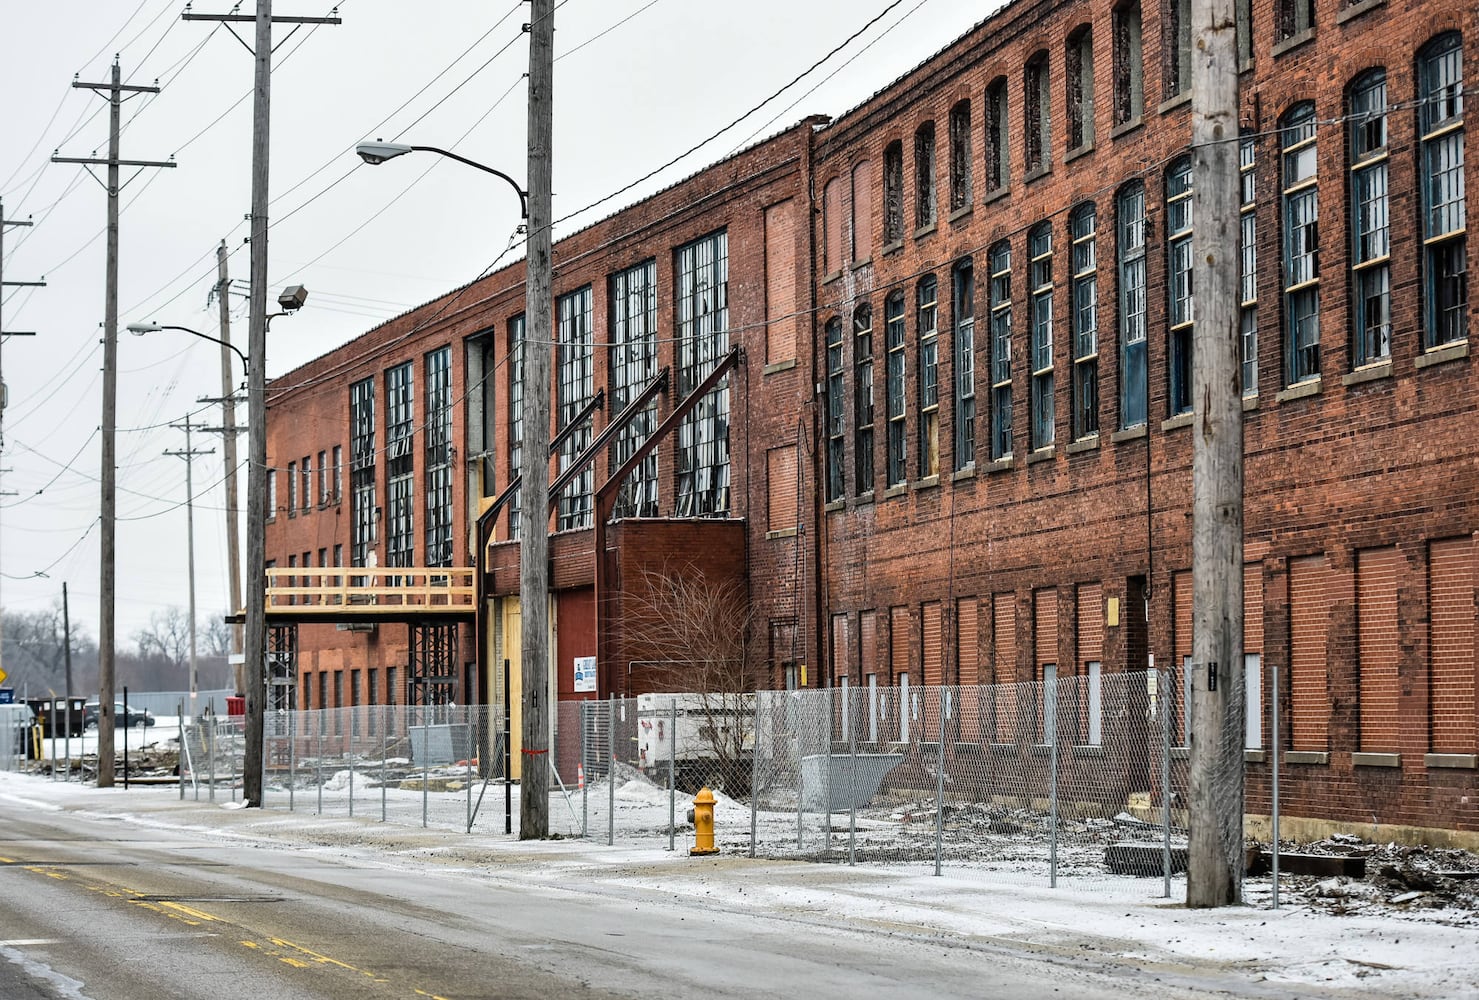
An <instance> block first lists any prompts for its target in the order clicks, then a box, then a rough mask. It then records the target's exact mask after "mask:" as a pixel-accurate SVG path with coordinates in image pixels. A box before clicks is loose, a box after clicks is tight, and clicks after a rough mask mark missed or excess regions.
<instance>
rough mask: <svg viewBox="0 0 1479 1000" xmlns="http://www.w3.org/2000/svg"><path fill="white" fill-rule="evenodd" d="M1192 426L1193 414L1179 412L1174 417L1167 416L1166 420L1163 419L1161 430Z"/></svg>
mask: <svg viewBox="0 0 1479 1000" xmlns="http://www.w3.org/2000/svg"><path fill="white" fill-rule="evenodd" d="M1190 426H1191V414H1190V413H1178V414H1176V416H1174V417H1167V418H1166V419H1165V420H1162V421H1161V430H1162V432H1164V431H1174V430H1180V429H1181V428H1183V427H1190Z"/></svg>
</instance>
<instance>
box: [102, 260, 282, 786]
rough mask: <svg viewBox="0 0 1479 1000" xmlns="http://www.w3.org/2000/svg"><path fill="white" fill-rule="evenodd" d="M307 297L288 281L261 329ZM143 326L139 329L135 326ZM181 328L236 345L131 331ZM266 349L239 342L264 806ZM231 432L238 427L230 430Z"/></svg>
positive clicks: (249, 747)
mask: <svg viewBox="0 0 1479 1000" xmlns="http://www.w3.org/2000/svg"><path fill="white" fill-rule="evenodd" d="M307 299H308V289H306V288H304V287H303V286H302V285H289V286H288V287H287V288H285V289H283V291H282V294H280V295H278V297H277V305H278V308H279V309H280V311H279V312H275V313H269V314H267V315H266V316H265V317H263V325H262V333H263V334H264V335H265V334H266V332H267V330H268V329H270V328H271V326H272V321H273V320H274V319H276V318H277V317H279V316H286V315H288V314H289V313H294V312H297V311H298V310H299V309H301V308H302V307H303V303H304V302H306V301H307ZM135 327H138V329H135ZM156 328H157V329H161V330H180V331H182V332H184V333H189V334H193V335H195V336H197V337H199V338H201V339H202V340H209V341H213V342H214V343H217V344H220V345H221V346H223V347H231V345H230V344H229V343H227V342H226V341H223V340H218V339H216V338H215V337H212V336H210V335H208V334H204V333H201V332H200V331H198V330H192V329H190V328H189V327H183V326H164V325H159V324H154V323H136V324H133V325H131V326H130V327H129V330H130V331H132V332H134V333H137V334H140V335H142V334H144V333H149V332H151V331H153V330H154V329H156ZM261 347H262V349H261V350H257V351H255V352H254V357H252V358H249V357H248V356H247V355H245V354H243V353H242V352H241V351H239V350H237V349H236V348H235V347H231V349H232V350H234V351H236V355H237V357H239V358H241V361H242V364H243V365H245V366H246V372H247V441H248V448H247V451H248V454H249V458H248V461H247V522H248V523H247V566H248V567H250V568H249V570H248V572H249V573H250V575H251V579H253V580H255V581H256V582H255V583H253V584H252V585H251V586H249V587H247V590H246V598H247V600H246V636H245V639H246V642H245V649H246V671H245V674H246V692H245V694H246V700H247V717H246V753H245V759H244V760H243V769H244V770H245V772H246V773H245V774H244V776H243V782H242V783H243V785H244V788H243V793H244V798H245V799H246V801H247V804H248V805H249V806H256V807H260V806H261V805H262V792H263V789H262V777H263V765H264V763H265V759H264V753H263V749H264V745H263V744H264V740H263V735H264V734H263V723H264V713H263V711H262V709H263V706H264V704H265V703H266V700H267V678H266V676H265V669H266V662H267V655H266V653H267V642H266V640H267V608H266V593H265V591H264V589H263V585H262V571H263V569H264V567H266V565H267V542H266V537H265V532H266V527H267V511H266V509H265V507H266V497H267V384H266V369H265V368H264V366H263V362H264V356H265V355H266V353H267V351H266V344H265V339H264V342H263V343H262V344H261ZM226 433H227V434H231V433H233V430H231V429H227V430H226Z"/></svg>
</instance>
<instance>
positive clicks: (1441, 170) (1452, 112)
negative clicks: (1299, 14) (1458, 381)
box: [1418, 32, 1469, 348]
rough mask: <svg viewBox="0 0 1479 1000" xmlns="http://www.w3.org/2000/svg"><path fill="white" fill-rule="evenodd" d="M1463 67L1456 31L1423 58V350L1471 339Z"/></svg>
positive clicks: (1437, 41)
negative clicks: (1466, 233)
mask: <svg viewBox="0 0 1479 1000" xmlns="http://www.w3.org/2000/svg"><path fill="white" fill-rule="evenodd" d="M1463 71H1464V63H1463V48H1462V47H1461V46H1460V44H1459V36H1458V33H1457V32H1452V33H1449V34H1446V35H1440V36H1439V37H1438V38H1437V39H1435V40H1434V41H1432V42H1431V43H1429V44H1428V46H1427V47H1426V48H1425V49H1423V51H1422V54H1421V55H1420V56H1419V59H1418V88H1419V89H1418V96H1419V97H1420V98H1421V101H1422V104H1421V106H1420V108H1419V111H1418V129H1419V132H1420V133H1421V136H1422V138H1421V143H1422V165H1421V168H1420V172H1421V176H1420V178H1419V184H1420V185H1421V187H1422V195H1423V272H1424V273H1423V292H1424V298H1425V302H1424V331H1425V332H1424V336H1423V346H1424V347H1427V348H1432V347H1439V346H1441V345H1443V344H1451V343H1453V342H1455V341H1459V340H1464V339H1465V338H1467V337H1468V335H1469V283H1468V246H1467V240H1466V238H1465V227H1466V225H1467V219H1466V214H1465V210H1464V72H1463Z"/></svg>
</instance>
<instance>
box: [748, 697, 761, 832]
mask: <svg viewBox="0 0 1479 1000" xmlns="http://www.w3.org/2000/svg"><path fill="white" fill-rule="evenodd" d="M754 726H755V734H754V736H753V737H752V738H751V739H750V745H751V750H750V857H752V858H753V857H754V856H755V830H756V825H757V823H758V821H759V818H760V816H759V813H760V692H759V691H756V692H755V722H754Z"/></svg>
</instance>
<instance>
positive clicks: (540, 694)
mask: <svg viewBox="0 0 1479 1000" xmlns="http://www.w3.org/2000/svg"><path fill="white" fill-rule="evenodd" d="M532 12H533V17H532V19H531V23H532V24H534V25H536V26H538V29H537V30H535V31H531V35H530V69H531V73H532V71H533V70H534V68H535V67H536V65H538V66H539V67H540V74H539V79H540V80H542V81H543V82H542V84H536V83H534V82H531V85H530V91H531V95H533V94H535V93H536V92H537V93H538V94H540V95H542V98H541V99H539V100H536V99H535V97H534V96H531V98H530V109H531V110H530V133H531V136H533V138H531V139H530V142H529V183H530V187H531V188H533V191H534V208H535V216H534V220H533V222H532V224H530V225H529V252H528V253H527V254H526V255H525V277H524V315H525V317H526V326H525V332H524V344H523V350H524V378H525V380H526V384H528V385H532V386H535V387H536V388H535V390H534V391H525V393H524V399H523V413H522V414H521V417H522V419H523V425H524V454H525V455H527V456H532V457H529V458H526V459H525V460H524V463H523V468H522V469H521V470H520V476H521V478H522V484H521V486H520V487H519V488H520V490H521V492H522V493H523V496H524V510H526V511H530V512H531V513H530V516H529V524H528V527H527V528H526V529H525V530H524V531H523V533H522V537H521V538H520V540H519V621H520V650H521V655H522V659H523V663H522V666H521V673H522V676H523V688H524V693H523V697H524V702H523V705H524V707H523V720H524V721H523V734H522V736H523V752H524V754H526V755H528V756H526V757H525V758H524V760H525V761H526V762H528V761H539V760H540V757H541V755H543V754H545V753H547V752H548V748H549V740H550V718H549V706H548V704H547V703H546V693H547V690H548V687H549V531H548V527H549V425H550V412H549V404H550V399H549V386H550V367H551V366H550V361H551V355H552V353H553V351H552V349H551V346H550V345H551V343H552V342H553V339H554V338H553V336H552V333H553V331H552V327H553V325H554V323H553V310H552V304H553V303H552V300H551V297H550V286H551V283H552V281H551V259H552V257H551V246H550V239H551V236H550V228H551V222H550V214H551V213H550V174H549V148H550V147H549V124H550V122H549V107H548V97H549V75H548V74H549V72H550V68H549V60H550V59H552V58H553V57H552V55H551V51H552V50H551V46H552V40H553V36H552V35H550V34H548V32H550V31H552V30H553V28H552V27H551V25H552V23H553V21H552V17H553V13H554V11H553V7H552V6H551V0H533V7H532ZM536 55H538V56H539V58H538V60H536ZM536 111H537V112H538V113H537V114H536ZM536 119H537V122H536ZM536 124H537V125H538V128H536ZM355 152H356V153H358V154H359V157H360V159H362V160H364V161H365V162H366V163H368V164H370V165H371V166H374V165H376V164H380V163H384V162H385V161H386V160H390V159H394V158H395V157H397V156H403V155H404V154H406V153H411V152H425V153H436V154H437V155H438V156H445V157H447V158H448V159H452V160H456V161H457V162H458V163H465V164H467V165H468V166H469V167H473V168H474V169H476V170H481V171H483V172H484V173H487V174H492V175H493V176H495V177H500V178H502V179H503V180H505V181H507V182H508V183H509V185H510V186H511V187H512V188H513V189H514V190H515V191H516V192H518V195H519V211H520V213H521V215H522V216H523V218H524V219H525V220H526V222H527V221H528V219H529V192H528V191H525V190H524V189H523V188H521V187H519V185H518V183H517V182H516V181H515V180H514V179H513V178H512V177H510V176H508V174H505V173H504V172H503V171H501V170H494V169H493V168H492V167H489V166H486V165H484V164H481V163H477V162H475V161H473V160H469V159H467V158H466V157H464V156H459V155H457V154H456V153H453V152H450V151H448V150H445V149H438V148H437V147H435V146H409V145H405V144H402V143H395V142H381V141H379V140H376V141H375V142H362V143H360V144H359V145H358V146H356V147H355ZM521 781H522V787H523V789H524V792H523V798H522V802H523V807H522V809H523V813H522V819H521V821H520V824H519V836H520V837H521V838H522V839H525V840H527V839H530V838H531V837H533V838H537V837H544V836H546V835H547V834H548V832H549V795H548V788H549V774H548V771H546V770H545V769H543V768H542V767H541V768H535V767H531V766H528V764H527V763H526V766H525V768H524V771H523V774H522V777H521Z"/></svg>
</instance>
